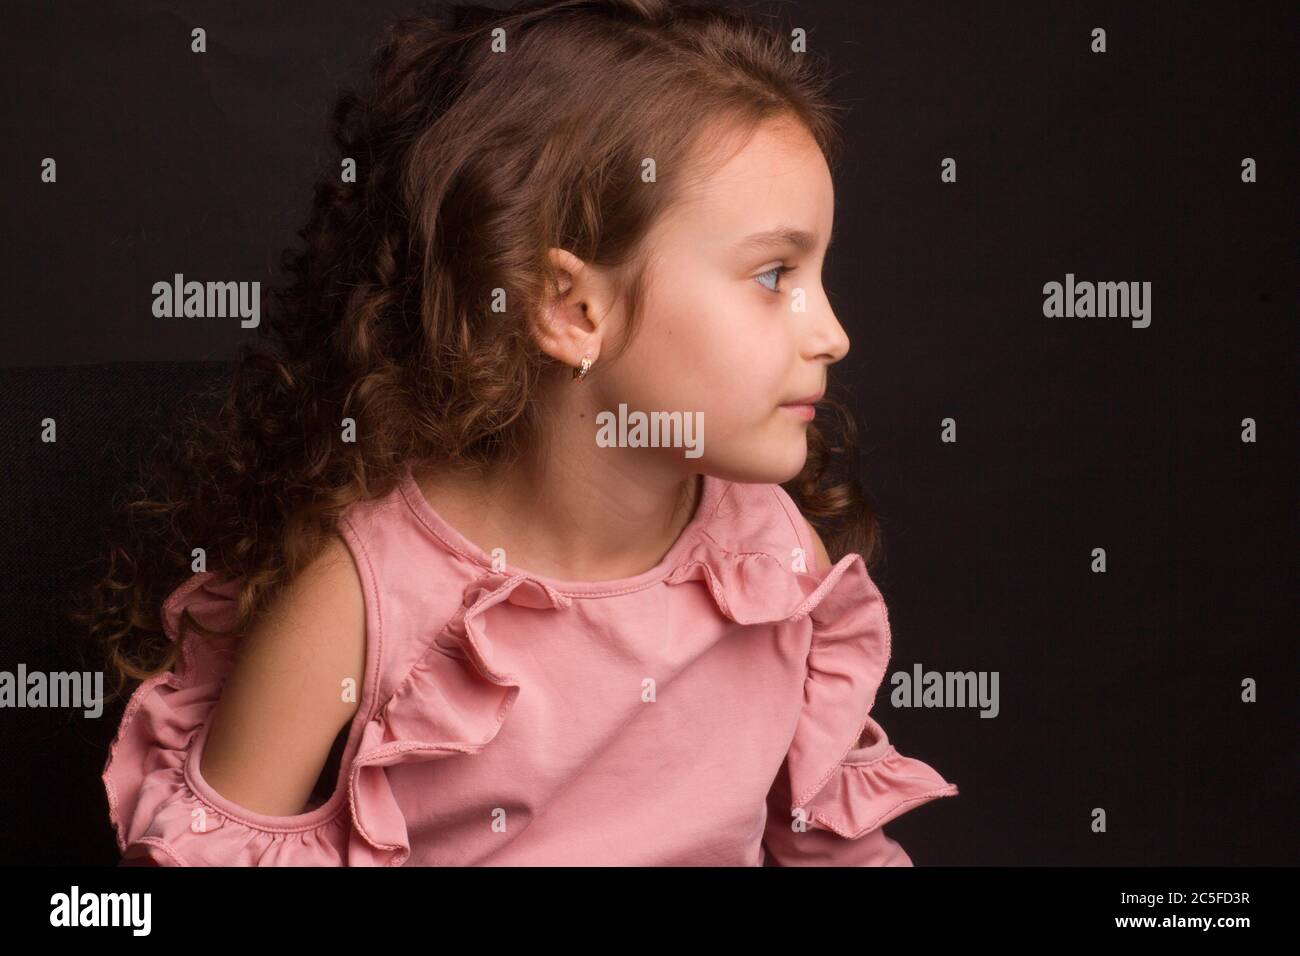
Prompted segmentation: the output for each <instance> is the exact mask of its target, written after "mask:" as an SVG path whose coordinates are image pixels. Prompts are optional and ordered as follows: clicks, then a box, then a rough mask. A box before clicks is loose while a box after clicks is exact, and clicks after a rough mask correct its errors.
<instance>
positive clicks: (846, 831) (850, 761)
mask: <svg viewBox="0 0 1300 956" xmlns="http://www.w3.org/2000/svg"><path fill="white" fill-rule="evenodd" d="M690 579H699V580H702V581H704V582H705V583H706V584H707V585H708V588H709V591H710V593H711V594H712V596H713V598H714V600H715V602H716V603H717V605H718V607H719V609H720V610H721V611H722V612H723V613H724V614H725V615H726V616H727V617H729V618H731V619H732V620H735V621H737V622H740V623H743V624H753V623H763V622H792V623H798V622H800V621H803V620H804V619H805V618H809V619H811V626H812V634H811V642H810V645H809V652H808V662H807V673H806V676H805V678H804V685H803V704H802V707H801V709H800V712H799V717H798V721H797V723H796V726H795V731H794V736H793V739H792V740H791V742H790V746H789V749H788V752H787V754H786V757H785V760H784V762H783V763H782V765H781V768H780V771H779V772H778V774H777V777H776V779H775V780H774V781H773V784H772V787H771V790H770V792H769V794H768V798H767V804H768V816H767V823H766V827H765V831H764V835H763V846H764V849H765V850H766V853H767V856H768V857H770V858H771V861H772V862H773V863H775V864H777V865H780V866H807V865H814V866H910V865H911V863H912V861H911V859H910V858H909V857H908V855H907V853H906V852H904V850H903V849H902V847H901V846H899V845H898V843H896V842H895V841H894V840H892V839H891V838H889V837H888V836H886V835H885V833H884V830H883V829H882V826H883V825H884V824H885V823H887V822H889V821H890V820H893V819H895V818H896V817H898V816H899V815H901V814H903V813H906V812H907V811H908V810H911V809H914V808H915V807H918V806H920V805H921V804H924V803H928V802H929V801H931V800H934V799H937V798H939V797H950V796H956V795H957V793H958V790H957V787H956V785H955V784H952V783H949V782H948V781H946V780H945V779H944V778H943V777H942V776H940V774H939V773H938V772H937V771H935V770H934V769H933V768H932V767H930V766H929V765H928V764H925V763H923V762H922V761H920V760H917V759H915V758H912V757H906V756H904V755H902V754H900V753H899V752H898V751H897V750H895V749H894V747H893V745H892V744H891V743H890V741H889V738H888V736H887V734H886V732H885V730H884V728H883V727H881V725H880V724H879V723H878V722H877V721H876V720H875V719H874V718H873V717H872V716H871V714H870V711H871V709H872V705H873V704H874V702H875V698H876V693H877V691H878V690H879V688H880V685H881V682H882V681H883V680H884V676H885V670H886V667H887V665H888V663H889V654H890V630H889V617H888V612H887V610H886V607H885V602H884V600H883V598H882V597H881V594H880V591H879V589H877V587H876V585H875V583H874V582H873V581H872V580H871V577H870V575H869V574H868V573H867V569H866V565H865V563H864V562H863V560H862V557H861V555H858V554H849V555H845V556H844V557H843V558H842V559H841V560H840V561H839V562H838V563H836V564H835V566H834V567H832V568H830V569H829V570H828V571H826V572H825V573H824V574H823V575H816V574H810V573H803V572H798V571H793V570H789V569H786V568H784V567H782V565H781V563H780V562H779V561H778V560H777V559H776V558H775V557H773V556H772V555H771V554H768V553H766V552H763V551H754V552H749V553H737V552H732V551H726V550H719V549H716V548H712V549H710V548H701V549H700V550H699V552H698V553H697V555H696V556H695V559H694V560H692V561H690V562H688V563H687V564H685V565H683V566H682V567H681V568H680V569H679V570H678V572H677V573H676V574H675V575H674V576H673V578H672V579H670V580H671V581H674V582H676V581H683V580H690Z"/></svg>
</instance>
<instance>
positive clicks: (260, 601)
mask: <svg viewBox="0 0 1300 956" xmlns="http://www.w3.org/2000/svg"><path fill="white" fill-rule="evenodd" d="M498 28H499V29H498ZM494 46H495V49H494ZM502 48H504V49H508V53H506V54H504V55H501V54H500V53H498V52H497V51H498V50H500V49H502ZM828 87H829V80H828V78H827V73H826V70H825V66H824V63H823V62H822V61H819V60H817V59H814V58H813V57H812V56H811V55H810V54H805V53H802V52H796V51H795V50H794V49H792V44H791V40H790V36H789V35H783V34H782V33H781V32H779V31H778V30H776V29H774V28H773V27H772V26H771V25H770V24H767V23H764V22H763V21H762V20H760V19H758V18H757V17H755V16H754V15H752V14H749V13H746V12H742V11H739V10H737V9H731V8H715V7H711V6H706V5H703V4H696V3H678V2H668V0H559V2H555V0H533V2H528V3H524V4H522V5H519V6H516V7H514V8H512V9H510V10H496V9H492V8H488V7H482V6H477V5H467V4H460V5H455V6H452V7H450V8H449V9H447V10H443V11H438V12H434V13H421V14H419V15H414V16H409V17H405V18H403V19H401V20H399V21H398V22H396V23H394V24H392V25H391V26H390V27H389V28H388V29H387V30H386V31H385V33H384V35H383V36H382V38H381V40H380V42H379V44H378V45H377V48H376V49H375V52H374V58H373V62H372V66H371V70H370V84H369V89H368V90H367V91H366V92H365V93H364V95H357V94H355V93H352V92H347V93H344V94H343V95H342V96H341V97H340V98H339V99H338V101H337V104H336V106H335V108H334V111H333V118H332V138H333V140H334V142H335V143H336V144H337V147H338V157H337V159H338V163H339V166H338V169H339V170H340V174H338V175H332V176H330V177H327V178H326V179H325V180H323V181H321V182H319V183H317V185H316V187H315V197H314V201H313V204H312V209H311V213H310V216H309V220H308V222H307V225H306V227H305V228H304V229H302V230H301V231H300V232H299V233H298V234H299V235H300V236H301V237H302V238H303V239H304V240H305V241H306V248H305V249H303V250H302V251H300V252H296V253H294V252H292V251H286V252H285V253H284V255H283V257H282V264H283V266H284V267H285V269H286V271H287V272H288V273H290V274H291V275H292V278H293V281H292V282H291V283H290V284H288V285H287V286H286V287H285V288H282V289H279V290H276V291H273V292H271V293H270V297H271V299H272V300H273V301H272V302H270V303H269V307H268V308H266V309H264V310H263V312H264V315H265V318H264V320H263V322H262V323H261V325H260V326H259V328H258V333H259V336H260V337H261V338H262V339H263V340H264V341H262V342H260V343H256V344H255V345H249V346H245V347H244V348H243V350H241V353H240V355H239V358H238V362H237V364H236V367H235V371H234V373H233V376H232V377H231V378H230V379H228V380H225V381H219V382H218V383H217V384H216V386H215V387H209V388H208V389H206V390H204V391H203V392H202V393H201V394H200V396H199V397H198V399H197V400H196V402H195V405H194V407H193V408H192V409H191V410H189V411H188V412H187V413H185V414H182V415H180V416H179V417H178V419H177V423H176V426H175V427H174V428H173V429H172V430H171V433H169V434H164V435H162V436H160V438H159V439H158V443H157V445H156V446H155V448H154V449H153V450H152V452H151V458H152V461H151V463H150V464H149V465H148V467H146V468H144V469H143V474H142V476H141V478H140V479H139V481H137V482H133V483H132V484H131V486H130V488H129V489H128V490H127V492H126V493H125V494H124V495H122V496H120V505H121V506H120V508H119V509H118V510H117V512H116V515H115V520H116V521H117V522H118V526H119V530H118V531H116V532H114V533H112V534H110V535H109V539H110V542H111V543H110V546H109V548H108V555H107V560H106V567H104V568H100V569H97V571H96V574H95V575H93V576H92V577H93V580H89V579H88V580H87V583H86V587H85V588H84V593H83V595H82V597H83V598H84V602H83V603H84V606H83V607H82V608H81V609H79V610H78V611H75V612H73V616H74V617H75V618H77V619H78V620H80V621H82V622H83V623H84V624H87V625H88V626H89V630H90V637H91V640H92V641H93V642H94V644H95V646H96V647H97V648H98V649H99V652H100V653H103V654H106V657H107V665H108V668H109V670H110V671H111V673H112V675H113V676H115V677H116V679H117V687H116V688H115V689H114V693H113V694H112V695H111V696H113V697H116V696H117V695H118V693H120V692H121V690H122V688H123V687H124V686H125V685H126V684H128V683H129V682H131V681H133V680H135V681H138V680H142V679H144V678H147V677H149V676H152V675H154V674H157V673H160V672H162V671H164V670H169V669H171V668H172V667H173V666H174V665H175V663H176V662H177V660H178V658H179V655H180V642H179V641H178V642H172V641H170V640H168V639H167V637H166V635H165V633H164V632H163V630H162V626H161V604H162V601H163V599H164V598H165V597H166V596H167V595H168V594H169V593H170V592H171V591H172V590H173V589H174V588H175V587H176V586H177V585H178V584H180V583H181V582H182V581H183V580H185V579H186V578H188V577H189V576H191V575H192V574H193V572H194V570H195V567H194V566H193V565H192V564H191V561H192V549H195V548H202V549H203V550H204V552H205V557H206V564H207V570H210V571H217V572H219V573H220V574H221V575H222V576H223V577H227V576H234V577H238V578H240V579H241V582H242V583H241V585H240V589H239V601H238V607H237V617H238V620H237V621H236V623H235V625H234V627H233V629H232V630H231V631H227V632H223V633H222V634H215V633H214V632H211V631H208V630H206V629H204V628H203V627H202V626H201V625H200V624H199V622H198V621H196V620H194V619H193V618H192V617H190V616H189V615H188V614H187V615H186V619H185V620H184V621H183V624H184V625H186V626H185V627H183V628H182V634H181V638H182V639H183V637H184V634H185V633H188V631H189V629H190V628H193V629H196V630H199V631H201V632H203V633H204V634H208V635H210V636H224V637H227V638H231V637H235V636H237V635H238V634H240V633H245V632H246V631H247V630H248V629H249V627H250V625H251V623H252V622H253V620H254V619H255V618H256V617H257V615H258V614H259V613H260V612H261V611H262V610H263V609H264V608H265V607H266V606H267V604H268V603H269V602H270V601H271V600H272V598H273V597H274V595H275V594H276V593H277V592H278V591H279V590H280V589H281V588H283V587H284V586H285V585H286V584H287V583H289V582H290V581H292V580H293V579H294V577H295V576H296V575H297V574H298V573H299V572H300V571H301V570H302V569H303V568H304V567H306V566H307V565H308V564H309V563H310V562H311V561H312V560H313V559H314V558H315V557H316V556H317V555H318V554H319V553H320V551H321V550H322V548H323V547H324V545H325V544H326V542H327V540H328V539H329V537H330V536H331V535H332V534H334V533H335V532H336V523H337V521H338V518H339V516H340V515H341V514H342V513H343V512H345V511H346V510H347V509H348V507H349V506H350V505H352V504H353V503H354V502H356V501H358V500H360V499H366V498H372V497H376V496H382V495H385V494H387V493H389V492H390V491H391V490H392V489H393V488H394V486H395V484H396V482H397V481H399V480H400V478H401V476H402V472H403V469H404V467H406V465H407V463H408V462H415V463H419V466H420V467H421V468H427V467H430V466H434V467H437V466H455V467H457V468H460V467H466V466H468V467H471V468H475V469H485V470H493V469H499V468H509V467H510V466H511V464H512V463H514V462H515V461H517V458H518V455H519V453H520V450H521V449H526V448H529V447H531V445H532V443H533V442H535V441H537V440H538V439H539V435H540V432H539V428H538V426H539V420H538V415H537V409H536V400H535V392H536V390H537V388H538V384H539V382H541V381H543V380H544V378H545V377H546V376H549V375H552V374H555V373H556V372H557V371H559V372H564V371H566V370H565V369H563V368H561V367H560V366H559V363H557V362H555V361H554V360H553V359H551V358H550V357H549V356H547V355H546V354H545V353H544V352H542V351H541V350H540V349H539V348H538V347H537V346H536V344H535V342H534V340H533V339H532V337H531V335H530V334H529V333H528V331H527V324H526V323H525V322H524V321H523V320H522V318H521V317H522V316H525V315H528V314H533V313H532V310H534V309H535V308H537V305H538V303H539V301H541V299H542V296H543V294H544V292H545V291H546V290H547V289H549V288H553V287H554V286H555V283H556V276H555V274H554V272H553V269H552V266H551V264H550V263H549V260H548V257H547V256H546V255H545V251H546V250H547V249H548V248H549V247H561V248H566V249H569V250H570V251H572V252H573V253H574V254H575V255H578V256H579V257H580V258H583V259H584V260H586V261H589V262H593V263H596V264H600V265H605V266H612V267H618V268H622V267H623V266H625V265H627V264H629V263H631V264H632V266H633V268H632V269H631V270H629V271H628V273H627V274H628V275H630V276H632V278H631V280H630V282H628V283H627V284H626V285H625V287H624V289H623V292H624V293H625V295H626V297H627V298H626V302H627V304H628V310H629V316H630V320H629V335H628V337H627V338H626V339H625V340H624V343H623V344H624V345H626V342H627V341H630V337H631V333H632V331H633V330H634V329H635V327H636V324H637V323H636V311H637V303H638V302H640V301H641V294H642V282H643V279H644V275H645V273H644V264H643V263H642V262H641V260H640V258H639V254H640V252H641V250H640V248H639V240H640V239H641V238H642V237H643V236H645V234H646V233H647V231H648V229H649V227H650V226H651V224H652V223H653V222H654V221H655V220H656V218H657V217H658V216H659V215H661V214H662V213H663V212H664V210H665V209H666V208H667V206H668V204H669V203H670V202H671V201H672V198H673V196H674V195H676V194H677V193H678V192H679V190H680V188H681V186H682V185H683V179H682V178H681V173H679V172H678V171H679V170H681V169H683V168H685V167H686V166H687V165H688V164H687V162H686V158H687V157H688V156H693V155H696V154H695V153H694V152H693V150H694V148H695V147H696V146H697V145H698V144H699V143H700V142H702V141H704V136H705V135H706V132H707V131H709V130H716V129H718V128H722V127H725V128H727V129H729V130H736V129H740V130H744V129H753V128H755V127H756V126H757V125H758V124H759V123H761V122H763V121H765V120H769V119H773V118H787V117H792V118H794V119H796V120H797V121H798V122H800V123H802V125H803V126H804V127H805V128H806V129H807V130H808V131H809V133H810V134H811V135H812V136H813V138H814V139H815V140H816V142H817V143H818V145H819V146H820V147H821V149H822V151H823V153H824V155H825V156H826V158H827V161H828V164H829V165H831V166H834V164H835V162H836V159H837V157H838V154H839V151H840V149H841V145H840V142H839V139H838V137H839V133H838V131H837V128H836V123H835V118H834V117H835V114H836V112H837V111H838V109H839V107H836V106H834V105H833V104H831V103H830V102H829V98H828V95H827V90H828ZM646 156H654V157H656V163H657V169H658V170H659V171H660V172H661V173H662V174H663V175H662V176H661V179H660V182H661V184H662V185H663V186H664V188H659V189H653V190H646V189H638V188H636V186H635V184H636V183H637V182H638V181H639V177H640V174H641V169H642V158H643V157H646ZM353 163H355V176H352V175H348V172H349V171H350V170H351V169H352V164H353ZM499 289H505V290H509V298H508V301H509V303H510V310H509V311H507V312H500V311H494V310H493V309H492V308H490V307H489V305H490V302H491V300H492V298H493V292H494V290H499ZM832 384H833V383H832ZM824 404H825V408H826V409H827V410H830V411H834V412H835V413H836V417H837V418H838V422H837V423H836V431H837V433H838V436H839V437H838V438H837V439H835V440H832V439H831V438H830V437H828V435H827V434H826V433H825V432H824V431H822V430H819V428H817V427H816V426H811V425H810V426H809V427H808V429H807V435H808V442H809V454H808V459H807V464H806V466H805V467H804V469H803V471H802V472H801V474H799V475H798V476H797V477H796V478H794V479H792V480H791V481H790V482H788V483H786V484H785V485H784V486H783V487H785V488H786V490H787V491H788V492H789V493H790V494H791V496H792V497H793V498H794V500H795V502H796V503H797V504H798V505H799V507H800V508H801V510H802V511H803V513H804V514H805V515H806V516H807V517H808V519H809V521H810V522H811V523H812V524H813V526H814V527H815V528H817V530H818V531H819V533H821V534H822V536H823V538H824V540H825V541H826V544H827V548H828V550H829V551H830V553H831V556H832V558H833V559H837V558H838V557H840V556H842V555H843V554H846V553H849V552H851V551H856V552H858V553H860V554H862V555H863V557H864V558H865V559H866V560H867V562H868V564H869V565H871V564H873V563H874V561H875V559H876V557H877V554H878V551H879V549H880V542H879V534H878V522H877V519H876V517H875V514H874V512H873V510H872V508H871V507H870V505H869V504H868V502H867V500H866V498H865V495H864V493H863V491H862V489H861V487H860V486H859V485H858V483H857V482H856V481H855V480H854V479H853V478H852V472H853V471H854V470H855V467H854V462H853V461H852V460H851V459H852V458H853V452H854V451H855V450H856V435H855V428H854V424H853V419H852V416H851V415H850V414H849V412H848V410H847V408H846V407H845V406H844V405H843V404H842V403H841V402H839V401H838V400H837V399H835V398H834V397H828V398H827V399H825V400H824ZM819 420H821V421H824V420H825V418H824V416H820V415H819ZM349 427H352V428H354V431H355V433H354V435H349V436H348V437H346V438H345V437H344V436H345V429H348V428H349ZM834 455H838V456H840V458H839V467H837V468H836V469H835V471H836V472H837V474H836V475H835V476H834V481H833V483H832V482H831V481H828V479H829V478H831V472H832V458H833V456H834ZM100 572H102V573H100Z"/></svg>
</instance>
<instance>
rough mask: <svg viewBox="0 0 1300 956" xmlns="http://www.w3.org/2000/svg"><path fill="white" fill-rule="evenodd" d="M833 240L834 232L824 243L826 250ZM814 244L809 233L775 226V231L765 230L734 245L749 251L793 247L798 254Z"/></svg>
mask: <svg viewBox="0 0 1300 956" xmlns="http://www.w3.org/2000/svg"><path fill="white" fill-rule="evenodd" d="M834 239H835V232H834V230H832V231H831V240H830V241H828V242H827V243H826V248H827V249H830V247H831V242H833V241H834ZM816 244H817V240H816V237H815V236H814V235H813V234H812V233H811V232H807V231H806V230H803V229H796V228H794V227H793V226H777V227H776V228H775V229H766V230H764V231H763V232H756V233H754V234H753V235H751V236H746V237H745V238H744V239H741V240H740V241H739V242H738V243H736V248H737V249H743V250H746V251H750V250H761V249H773V248H778V247H783V246H794V247H795V248H796V249H798V250H799V251H800V252H809V251H811V250H812V248H813V246H815V245H816Z"/></svg>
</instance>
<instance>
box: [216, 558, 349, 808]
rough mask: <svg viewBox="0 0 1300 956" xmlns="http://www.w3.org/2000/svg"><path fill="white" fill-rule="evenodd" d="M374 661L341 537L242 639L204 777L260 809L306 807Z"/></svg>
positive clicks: (236, 799) (226, 793)
mask: <svg viewBox="0 0 1300 956" xmlns="http://www.w3.org/2000/svg"><path fill="white" fill-rule="evenodd" d="M365 666H366V615H365V600H364V595H363V591H362V586H361V579H360V576H359V574H358V572H357V568H356V565H355V563H354V562H353V560H352V554H351V552H350V551H349V550H348V547H347V545H346V543H345V542H344V541H343V539H342V538H340V537H338V536H337V535H335V536H334V537H333V538H331V539H330V542H329V544H328V545H327V546H326V548H325V549H324V551H323V552H322V553H321V554H320V555H319V556H318V557H317V558H316V560H315V561H313V562H312V564H311V565H310V566H308V567H307V568H305V569H304V570H303V571H302V573H301V574H299V575H298V577H297V578H296V579H295V580H294V581H292V582H290V583H289V584H288V585H287V586H286V587H285V589H284V590H283V591H282V592H281V593H280V594H279V595H277V596H276V598H275V599H274V600H273V602H272V603H271V604H270V606H268V608H267V609H266V611H265V612H264V613H263V614H262V616H261V618H260V619H259V620H258V622H257V623H256V624H255V625H254V626H253V627H252V628H251V629H250V631H249V632H248V634H247V635H245V636H244V637H243V638H242V639H241V641H240V643H239V644H238V649H237V658H236V661H235V664H234V666H233V668H232V670H231V672H230V675H229V676H228V677H227V679H226V683H225V685H224V687H223V689H222V694H221V699H220V700H219V701H218V702H217V705H216V707H215V708H214V710H213V713H212V715H211V716H210V722H211V727H210V729H209V731H208V739H207V743H206V745H205V747H204V752H203V754H202V757H201V766H200V771H199V772H200V774H201V775H202V776H203V777H204V779H206V780H207V782H208V783H209V784H210V785H211V786H212V787H213V789H215V790H216V791H217V792H218V793H220V794H221V795H222V796H224V797H226V798H227V799H228V800H231V801H232V802H234V803H237V804H240V805H241V806H244V807H246V808H248V809H250V810H253V811H255V812H258V813H264V814H269V815H272V816H291V815H295V814H297V813H300V812H301V811H302V809H303V808H304V806H305V805H306V803H307V801H308V799H309V798H310V796H311V793H312V789H313V787H314V786H315V784H316V781H317V780H318V778H319V777H320V774H321V770H322V768H323V766H324V765H325V762H326V760H327V758H328V757H329V754H330V748H331V745H332V744H333V743H334V740H335V737H336V736H337V735H338V734H339V731H340V729H341V728H343V727H345V726H347V724H348V723H349V722H350V720H351V719H352V717H353V716H354V715H355V714H356V711H357V708H358V706H359V701H360V700H361V693H362V687H363V681H364V678H365Z"/></svg>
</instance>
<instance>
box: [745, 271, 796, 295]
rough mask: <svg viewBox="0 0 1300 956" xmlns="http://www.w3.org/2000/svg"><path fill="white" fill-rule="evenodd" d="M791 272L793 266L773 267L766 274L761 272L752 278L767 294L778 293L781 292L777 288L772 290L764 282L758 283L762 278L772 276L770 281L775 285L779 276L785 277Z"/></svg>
mask: <svg viewBox="0 0 1300 956" xmlns="http://www.w3.org/2000/svg"><path fill="white" fill-rule="evenodd" d="M793 271H794V266H775V267H773V268H771V269H768V270H767V271H766V272H761V273H759V274H758V275H756V276H754V281H755V282H758V284H759V285H761V286H762V287H763V288H764V289H767V291H768V292H780V291H781V290H780V289H779V288H773V287H772V286H769V285H767V284H766V283H764V282H760V281H759V280H760V279H762V278H763V277H764V276H774V278H773V280H772V281H773V283H774V284H775V283H776V282H777V281H778V280H779V279H780V277H781V276H783V275H785V274H786V273H787V272H793Z"/></svg>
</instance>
